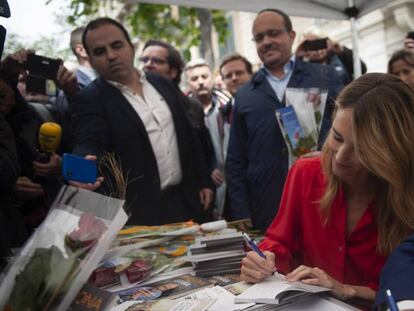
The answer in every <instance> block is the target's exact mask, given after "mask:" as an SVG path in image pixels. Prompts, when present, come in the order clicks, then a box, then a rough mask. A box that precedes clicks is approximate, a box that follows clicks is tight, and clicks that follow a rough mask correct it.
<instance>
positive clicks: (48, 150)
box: [38, 122, 62, 163]
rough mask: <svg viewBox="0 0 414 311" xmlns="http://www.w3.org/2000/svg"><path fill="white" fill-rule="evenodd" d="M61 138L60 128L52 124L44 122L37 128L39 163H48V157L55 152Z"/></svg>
mask: <svg viewBox="0 0 414 311" xmlns="http://www.w3.org/2000/svg"><path fill="white" fill-rule="evenodd" d="M61 137H62V128H61V127H60V125H59V124H57V123H54V122H45V123H43V124H42V125H41V126H40V128H39V159H38V161H39V162H41V163H47V162H49V159H50V156H51V155H52V153H53V152H56V150H57V148H58V147H59V144H60V138H61Z"/></svg>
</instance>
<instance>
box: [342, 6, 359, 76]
mask: <svg viewBox="0 0 414 311" xmlns="http://www.w3.org/2000/svg"><path fill="white" fill-rule="evenodd" d="M345 12H346V13H347V14H348V16H349V21H350V22H351V33H352V52H353V59H354V79H356V78H359V77H360V76H361V74H362V70H361V62H360V60H359V45H358V29H357V21H356V16H357V15H358V9H357V8H356V7H355V4H354V0H348V8H347V10H346V11H345Z"/></svg>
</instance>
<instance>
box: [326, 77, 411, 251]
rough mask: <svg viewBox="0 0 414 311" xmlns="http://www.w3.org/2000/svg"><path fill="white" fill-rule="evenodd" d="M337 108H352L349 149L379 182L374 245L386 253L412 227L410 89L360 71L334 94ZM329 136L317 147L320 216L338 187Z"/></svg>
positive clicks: (388, 78) (391, 79)
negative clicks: (322, 184) (322, 181)
mask: <svg viewBox="0 0 414 311" xmlns="http://www.w3.org/2000/svg"><path fill="white" fill-rule="evenodd" d="M342 108H353V114H352V115H353V116H352V131H353V136H354V148H355V153H356V155H357V157H359V159H360V160H361V162H362V163H363V164H364V166H365V167H366V168H367V169H368V171H369V172H370V174H371V175H372V178H373V179H374V180H375V181H376V183H377V184H378V186H379V188H378V190H377V194H376V199H375V213H376V220H377V224H378V235H379V236H378V247H377V250H378V252H379V253H380V254H383V255H388V254H389V253H390V252H391V251H392V250H393V249H394V248H395V247H396V246H397V245H398V244H399V243H400V242H401V241H402V240H403V239H404V238H406V237H407V236H408V235H409V234H410V233H412V232H413V231H414V141H413V140H414V92H413V90H411V88H410V87H409V86H408V85H406V84H405V83H404V82H402V81H401V80H400V79H399V78H397V77H395V76H392V75H390V74H381V73H370V74H365V75H363V76H362V77H360V78H359V79H357V80H355V81H353V82H352V83H351V84H349V85H348V86H347V87H346V88H345V89H344V90H343V91H342V92H341V93H340V95H339V96H338V100H337V104H336V109H335V110H337V109H342ZM329 139H330V137H329V138H328V139H327V141H326V143H325V145H324V147H323V150H322V166H323V169H324V173H325V175H326V177H327V184H326V190H325V193H324V196H323V197H322V199H321V201H320V208H321V212H322V215H323V216H324V217H325V219H328V218H329V216H330V208H331V205H332V202H333V200H334V197H335V196H336V194H337V192H338V190H339V187H340V180H339V179H338V178H337V177H336V176H335V175H334V174H333V171H332V154H331V153H330V151H329V148H328V141H329Z"/></svg>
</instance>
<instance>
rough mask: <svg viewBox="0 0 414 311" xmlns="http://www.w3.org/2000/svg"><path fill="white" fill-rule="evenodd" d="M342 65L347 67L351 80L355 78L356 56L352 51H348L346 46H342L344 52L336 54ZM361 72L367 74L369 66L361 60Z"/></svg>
mask: <svg viewBox="0 0 414 311" xmlns="http://www.w3.org/2000/svg"><path fill="white" fill-rule="evenodd" d="M336 55H338V57H339V59H340V60H341V62H342V64H343V65H344V66H345V69H346V71H347V72H348V75H349V76H350V78H351V79H353V78H354V56H353V52H352V50H351V49H348V48H347V47H345V46H342V51H341V52H339V53H336ZM361 72H362V74H364V73H366V72H367V65H366V64H365V63H364V62H363V61H362V60H361Z"/></svg>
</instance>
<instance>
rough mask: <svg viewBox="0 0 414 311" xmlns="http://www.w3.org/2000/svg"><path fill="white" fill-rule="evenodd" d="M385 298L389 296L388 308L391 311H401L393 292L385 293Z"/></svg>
mask: <svg viewBox="0 0 414 311" xmlns="http://www.w3.org/2000/svg"><path fill="white" fill-rule="evenodd" d="M385 296H387V301H388V307H390V311H399V309H398V306H397V304H396V303H395V300H394V297H393V296H392V294H391V291H390V290H389V289H387V290H386V291H385Z"/></svg>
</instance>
